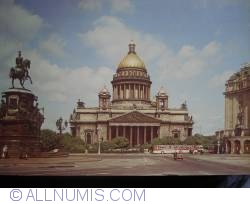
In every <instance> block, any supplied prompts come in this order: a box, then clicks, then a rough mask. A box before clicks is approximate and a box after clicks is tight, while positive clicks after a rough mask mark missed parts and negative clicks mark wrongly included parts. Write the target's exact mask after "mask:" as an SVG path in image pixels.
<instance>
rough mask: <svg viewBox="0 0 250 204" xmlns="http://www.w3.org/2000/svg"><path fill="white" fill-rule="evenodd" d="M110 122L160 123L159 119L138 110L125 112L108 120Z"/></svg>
mask: <svg viewBox="0 0 250 204" xmlns="http://www.w3.org/2000/svg"><path fill="white" fill-rule="evenodd" d="M109 122H112V123H160V122H161V120H159V119H156V118H153V117H150V116H148V115H146V114H143V113H140V112H138V111H133V112H129V113H126V114H124V115H121V116H118V117H116V118H112V119H110V120H109Z"/></svg>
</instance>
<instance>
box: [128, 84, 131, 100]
mask: <svg viewBox="0 0 250 204" xmlns="http://www.w3.org/2000/svg"><path fill="white" fill-rule="evenodd" d="M128 90H129V91H128V92H129V94H128V98H129V99H131V84H129V85H128Z"/></svg>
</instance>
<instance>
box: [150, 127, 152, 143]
mask: <svg viewBox="0 0 250 204" xmlns="http://www.w3.org/2000/svg"><path fill="white" fill-rule="evenodd" d="M150 137H151V142H152V140H153V126H151V127H150Z"/></svg>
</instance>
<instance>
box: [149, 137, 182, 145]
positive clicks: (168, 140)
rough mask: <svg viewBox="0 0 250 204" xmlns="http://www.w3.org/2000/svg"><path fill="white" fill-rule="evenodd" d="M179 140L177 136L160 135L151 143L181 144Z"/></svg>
mask: <svg viewBox="0 0 250 204" xmlns="http://www.w3.org/2000/svg"><path fill="white" fill-rule="evenodd" d="M181 143H182V142H181V140H180V139H179V138H173V137H162V138H159V137H158V138H155V139H153V141H152V145H179V144H181Z"/></svg>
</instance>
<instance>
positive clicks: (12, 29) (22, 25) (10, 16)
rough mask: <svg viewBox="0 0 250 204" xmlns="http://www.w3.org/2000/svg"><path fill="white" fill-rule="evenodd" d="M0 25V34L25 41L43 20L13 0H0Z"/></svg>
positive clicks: (38, 27)
mask: <svg viewBox="0 0 250 204" xmlns="http://www.w3.org/2000/svg"><path fill="white" fill-rule="evenodd" d="M0 25H1V26H0V32H1V35H3V36H8V37H12V38H14V39H17V40H20V41H27V40H30V39H31V38H33V37H34V35H35V34H36V33H37V32H38V31H39V29H40V28H41V27H42V25H43V20H42V19H41V18H40V16H38V15H35V14H32V13H31V12H29V11H27V10H26V9H24V8H22V7H21V6H19V5H17V4H15V3H14V1H13V0H2V1H0Z"/></svg>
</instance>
